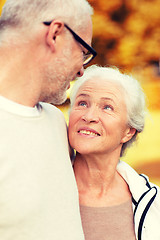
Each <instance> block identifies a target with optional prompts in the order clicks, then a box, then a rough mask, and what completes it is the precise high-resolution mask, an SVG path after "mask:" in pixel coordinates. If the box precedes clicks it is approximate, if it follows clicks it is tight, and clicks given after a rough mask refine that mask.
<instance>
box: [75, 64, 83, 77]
mask: <svg viewBox="0 0 160 240" xmlns="http://www.w3.org/2000/svg"><path fill="white" fill-rule="evenodd" d="M83 74H84V67H83V66H82V67H81V69H80V70H79V72H78V73H77V75H76V76H77V77H82V76H83Z"/></svg>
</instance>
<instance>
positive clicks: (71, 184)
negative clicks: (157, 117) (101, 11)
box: [0, 0, 160, 240]
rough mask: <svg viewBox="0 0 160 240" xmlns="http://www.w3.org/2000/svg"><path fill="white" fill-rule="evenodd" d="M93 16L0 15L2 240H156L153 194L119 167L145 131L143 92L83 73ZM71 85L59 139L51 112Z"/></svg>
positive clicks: (57, 120) (47, 2) (60, 6)
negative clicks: (68, 119) (69, 97)
mask: <svg viewBox="0 0 160 240" xmlns="http://www.w3.org/2000/svg"><path fill="white" fill-rule="evenodd" d="M92 14H93V9H92V7H91V6H90V5H89V3H88V2H87V1H86V0H43V1H42V0H33V1H30V0H16V1H15V0H7V1H6V3H5V5H4V7H3V11H2V16H1V18H0V146H1V148H0V239H1V240H11V239H12V240H64V239H65V240H84V239H86V240H99V239H101V240H117V239H119V240H132V239H138V240H159V239H160V230H159V220H160V196H159V194H160V193H159V188H158V187H157V186H155V185H153V184H152V183H150V182H149V181H148V178H147V177H146V176H143V175H139V174H138V173H136V172H135V171H134V170H133V169H132V168H131V167H130V166H128V165H127V164H126V163H124V162H122V161H120V157H121V156H122V155H123V154H124V152H125V150H126V148H127V147H128V146H129V145H131V144H132V142H134V141H135V140H136V138H137V135H138V134H139V133H140V132H142V130H143V128H144V117H145V110H146V109H145V99H144V94H143V91H142V89H141V87H140V85H139V83H138V81H137V80H135V79H134V78H133V77H131V76H128V75H125V74H122V73H121V72H120V71H119V70H118V69H116V68H108V67H99V66H95V65H93V66H91V67H89V68H87V69H86V70H85V71H84V65H87V64H88V63H89V62H90V61H91V60H92V59H93V58H94V57H95V56H96V52H95V50H94V49H93V48H92V47H91V39H92V22H91V16H92ZM76 77H81V79H80V80H78V81H77V82H76V84H75V85H74V87H73V90H72V94H71V110H70V121H69V126H68V136H67V127H66V123H65V120H64V117H63V114H62V113H61V112H60V110H59V109H57V108H56V107H55V106H53V104H62V103H63V102H64V101H65V100H66V90H67V89H68V88H69V87H70V81H72V80H73V79H75V78H76ZM49 103H52V105H51V104H49ZM68 139H69V143H70V146H71V148H72V149H74V152H75V153H76V154H74V155H72V156H70V155H69V152H70V151H69V150H70V147H69V145H68ZM70 159H72V162H71V160H70Z"/></svg>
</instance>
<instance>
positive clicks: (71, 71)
mask: <svg viewBox="0 0 160 240" xmlns="http://www.w3.org/2000/svg"><path fill="white" fill-rule="evenodd" d="M78 34H79V36H80V37H82V38H83V39H84V40H85V41H86V42H87V43H88V44H89V45H90V44H91V39H92V23H91V20H90V21H89V22H88V26H87V28H86V30H85V31H83V32H78ZM85 51H86V49H84V48H83V47H82V46H81V45H80V44H79V43H78V42H77V41H76V40H75V39H74V38H73V36H72V35H71V34H70V33H68V36H67V38H66V39H65V40H64V45H63V49H62V50H61V51H60V52H59V54H57V55H56V54H55V55H54V56H53V59H52V61H50V62H49V63H47V64H45V66H44V75H43V76H44V80H43V82H44V84H43V85H44V86H43V92H42V95H41V97H40V101H44V102H51V103H53V104H55V105H59V104H62V103H63V102H65V100H66V98H67V95H66V91H67V90H68V89H69V87H70V82H71V81H73V80H74V79H75V78H76V77H77V76H78V77H79V76H82V75H83V52H85Z"/></svg>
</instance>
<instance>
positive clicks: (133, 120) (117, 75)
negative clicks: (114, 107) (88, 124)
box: [70, 65, 146, 157]
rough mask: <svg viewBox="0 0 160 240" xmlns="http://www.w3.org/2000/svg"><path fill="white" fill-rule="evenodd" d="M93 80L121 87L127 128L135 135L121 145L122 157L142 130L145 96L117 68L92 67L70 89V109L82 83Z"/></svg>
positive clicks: (133, 80)
mask: <svg viewBox="0 0 160 240" xmlns="http://www.w3.org/2000/svg"><path fill="white" fill-rule="evenodd" d="M93 78H94V79H95V78H97V80H98V81H100V80H102V79H106V80H107V81H110V82H114V83H117V84H119V85H120V86H121V88H122V91H124V96H125V103H126V107H127V118H128V119H127V121H128V126H129V127H131V128H135V129H136V133H135V135H134V136H133V137H132V138H131V139H130V140H129V141H128V142H126V143H124V144H123V146H122V149H121V155H120V156H121V157H122V155H123V154H124V151H125V150H126V148H127V147H129V146H130V145H131V144H132V143H133V142H134V141H135V140H136V137H137V133H140V132H142V131H143V129H144V123H145V115H146V104H145V95H144V93H143V90H142V88H141V86H140V83H139V82H138V81H137V80H136V79H135V78H133V77H132V76H130V75H127V74H125V73H121V72H120V71H119V69H118V68H116V67H100V66H96V65H92V66H91V67H88V68H87V69H86V70H85V72H84V75H83V76H82V77H81V78H80V79H79V80H78V81H77V82H76V83H75V84H74V86H73V88H72V91H71V94H70V100H71V108H72V106H73V104H74V101H75V98H76V94H77V92H78V89H79V88H80V87H81V86H82V85H83V84H84V82H86V81H88V80H91V79H93Z"/></svg>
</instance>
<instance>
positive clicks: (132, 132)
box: [122, 128, 137, 143]
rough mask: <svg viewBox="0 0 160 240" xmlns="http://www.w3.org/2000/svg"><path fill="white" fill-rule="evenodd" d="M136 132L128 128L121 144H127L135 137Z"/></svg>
mask: <svg viewBox="0 0 160 240" xmlns="http://www.w3.org/2000/svg"><path fill="white" fill-rule="evenodd" d="M136 131H137V130H136V129H135V128H128V129H127V130H126V133H125V136H124V137H123V138H122V143H125V142H128V141H129V140H130V139H131V138H132V137H133V136H134V135H135V133H136Z"/></svg>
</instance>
